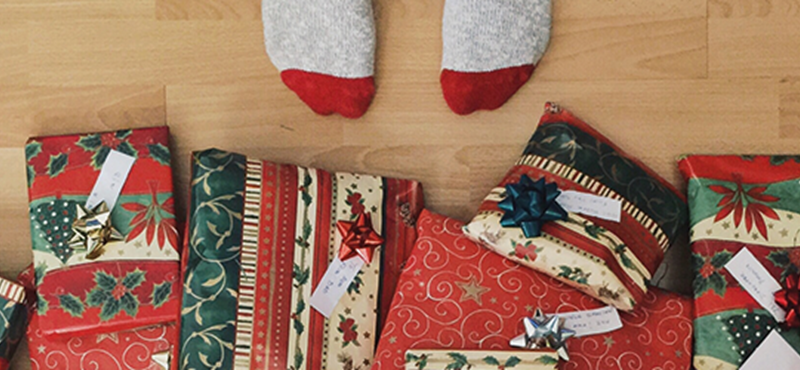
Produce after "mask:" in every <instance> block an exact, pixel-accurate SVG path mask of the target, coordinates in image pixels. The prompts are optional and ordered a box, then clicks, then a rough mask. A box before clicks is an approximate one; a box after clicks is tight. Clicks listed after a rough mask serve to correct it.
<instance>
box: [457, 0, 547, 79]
mask: <svg viewBox="0 0 800 370" xmlns="http://www.w3.org/2000/svg"><path fill="white" fill-rule="evenodd" d="M550 26H551V0H446V1H445V6H444V19H443V23H442V39H443V44H444V45H443V53H442V69H449V70H453V71H459V72H490V71H495V70H499V69H503V68H508V67H517V66H521V65H528V64H532V65H536V64H537V63H538V62H539V60H540V59H541V58H542V56H543V55H544V52H545V49H547V44H548V43H549V42H550Z"/></svg>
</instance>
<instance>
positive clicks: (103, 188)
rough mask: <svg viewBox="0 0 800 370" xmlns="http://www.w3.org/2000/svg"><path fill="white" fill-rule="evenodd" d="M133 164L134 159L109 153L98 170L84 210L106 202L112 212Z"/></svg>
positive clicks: (122, 154)
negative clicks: (98, 172)
mask: <svg viewBox="0 0 800 370" xmlns="http://www.w3.org/2000/svg"><path fill="white" fill-rule="evenodd" d="M134 162H136V158H134V157H131V156H129V155H127V154H124V153H121V152H118V151H116V150H112V151H110V152H109V153H108V156H107V157H106V161H105V162H104V163H103V167H102V168H101V169H100V176H98V177H97V181H95V183H94V188H92V193H91V194H90V195H89V199H87V200H86V208H88V209H92V208H94V207H96V206H97V205H98V204H100V203H102V202H106V206H108V209H111V210H113V209H114V206H115V205H116V204H117V199H119V194H120V193H121V192H122V187H123V186H124V185H125V181H126V180H127V179H128V174H129V173H130V172H131V168H133V163H134Z"/></svg>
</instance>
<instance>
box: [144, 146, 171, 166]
mask: <svg viewBox="0 0 800 370" xmlns="http://www.w3.org/2000/svg"><path fill="white" fill-rule="evenodd" d="M147 151H149V152H150V158H153V160H155V161H156V162H158V163H159V164H161V165H164V166H169V162H170V155H169V148H167V147H166V146H164V145H161V144H160V143H159V144H148V145H147Z"/></svg>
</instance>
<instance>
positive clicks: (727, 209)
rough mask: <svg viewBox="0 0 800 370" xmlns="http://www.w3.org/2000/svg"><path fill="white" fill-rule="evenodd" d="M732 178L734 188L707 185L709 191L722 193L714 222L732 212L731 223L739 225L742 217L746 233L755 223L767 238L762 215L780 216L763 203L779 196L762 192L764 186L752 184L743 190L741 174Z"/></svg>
mask: <svg viewBox="0 0 800 370" xmlns="http://www.w3.org/2000/svg"><path fill="white" fill-rule="evenodd" d="M734 179H735V184H736V187H735V188H734V189H730V188H728V187H727V186H724V185H709V186H708V188H709V189H711V191H713V192H715V193H717V194H721V195H723V197H722V199H721V200H720V201H719V203H718V204H717V207H722V209H720V211H719V213H717V216H716V217H715V218H714V222H719V221H720V220H722V219H724V218H725V217H728V215H730V214H731V213H733V223H734V225H735V226H736V227H739V225H740V224H741V223H742V217H744V222H745V227H746V228H747V232H748V233H749V232H750V230H752V229H753V225H754V224H755V226H756V228H757V229H758V232H759V234H761V236H762V237H763V238H764V239H766V240H769V238H768V237H767V224H766V223H765V222H764V217H767V218H771V219H773V220H779V219H780V217H778V214H777V213H775V211H774V210H773V209H772V208H770V207H768V206H766V205H764V204H763V203H774V202H777V201H779V200H780V198H778V197H775V196H772V195H768V194H764V192H765V191H766V190H767V188H766V187H765V186H753V187H750V188H749V189H747V190H745V187H744V185H742V180H741V176H734Z"/></svg>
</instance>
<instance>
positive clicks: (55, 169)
mask: <svg viewBox="0 0 800 370" xmlns="http://www.w3.org/2000/svg"><path fill="white" fill-rule="evenodd" d="M68 162H69V157H67V154H66V153H61V154H59V155H51V156H50V163H48V164H47V174H48V175H50V177H51V178H52V177H56V176H58V175H60V174H62V173H63V172H64V169H65V168H66V167H67V163H68Z"/></svg>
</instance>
